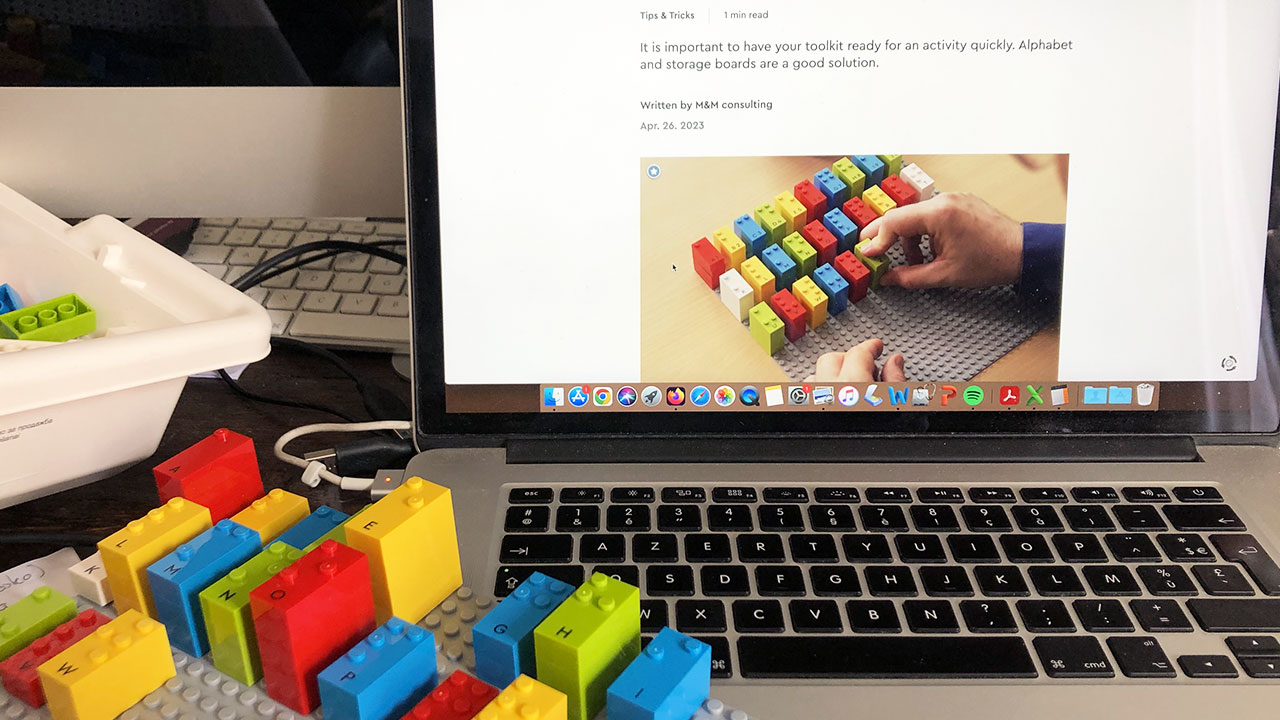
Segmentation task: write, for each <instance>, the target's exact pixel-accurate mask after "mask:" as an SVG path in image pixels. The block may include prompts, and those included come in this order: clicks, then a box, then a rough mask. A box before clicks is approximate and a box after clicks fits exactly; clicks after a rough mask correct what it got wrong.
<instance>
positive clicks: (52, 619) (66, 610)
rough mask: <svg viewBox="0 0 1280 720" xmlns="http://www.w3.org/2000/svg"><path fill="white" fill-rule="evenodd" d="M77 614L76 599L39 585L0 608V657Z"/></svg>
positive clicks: (23, 645) (41, 635) (12, 652)
mask: <svg viewBox="0 0 1280 720" xmlns="http://www.w3.org/2000/svg"><path fill="white" fill-rule="evenodd" d="M75 616H76V601H75V600H72V599H71V598H69V597H67V596H66V595H63V594H62V593H60V592H58V591H57V590H54V589H53V588H51V587H38V588H36V589H35V590H32V591H31V594H30V595H28V596H26V597H24V598H22V599H21V600H19V601H18V602H16V603H14V604H12V605H10V606H9V607H7V608H5V609H4V610H0V660H4V659H5V658H7V657H9V656H10V655H13V654H14V653H16V652H18V651H19V650H21V649H23V648H25V647H26V646H28V645H30V644H31V643H32V642H33V641H35V640H37V639H39V638H42V637H44V636H45V635H48V634H49V633H51V632H53V629H54V628H56V627H58V626H59V625H61V624H62V623H64V622H66V621H68V620H70V619H72V618H74V617H75Z"/></svg>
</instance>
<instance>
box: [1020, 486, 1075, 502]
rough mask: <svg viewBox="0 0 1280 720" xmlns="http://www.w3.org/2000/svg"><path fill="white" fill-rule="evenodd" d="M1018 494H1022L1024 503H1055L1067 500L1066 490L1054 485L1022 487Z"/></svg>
mask: <svg viewBox="0 0 1280 720" xmlns="http://www.w3.org/2000/svg"><path fill="white" fill-rule="evenodd" d="M1020 494H1021V495H1022V502H1025V503H1055V502H1066V501H1067V491H1066V490H1063V489H1062V488H1056V487H1030V488H1022V490H1021V491H1020Z"/></svg>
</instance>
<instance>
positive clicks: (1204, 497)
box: [1173, 487, 1222, 502]
mask: <svg viewBox="0 0 1280 720" xmlns="http://www.w3.org/2000/svg"><path fill="white" fill-rule="evenodd" d="M1173 496H1174V497H1176V498H1178V499H1179V500H1181V501H1182V502H1222V493H1220V492H1218V489H1217V488H1211V487H1176V488H1174V489H1173Z"/></svg>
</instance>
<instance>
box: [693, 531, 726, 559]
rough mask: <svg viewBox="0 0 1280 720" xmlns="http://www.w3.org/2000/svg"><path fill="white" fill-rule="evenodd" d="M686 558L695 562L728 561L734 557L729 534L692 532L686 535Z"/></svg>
mask: <svg viewBox="0 0 1280 720" xmlns="http://www.w3.org/2000/svg"><path fill="white" fill-rule="evenodd" d="M684 559H685V561H686V562H695V563H727V562H729V561H730V560H732V559H733V550H732V548H731V547H730V545H729V536H728V535H714V534H711V533H691V534H689V535H685V536H684Z"/></svg>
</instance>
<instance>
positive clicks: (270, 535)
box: [231, 488, 311, 547]
mask: <svg viewBox="0 0 1280 720" xmlns="http://www.w3.org/2000/svg"><path fill="white" fill-rule="evenodd" d="M310 514H311V507H310V506H309V505H308V504H307V499H306V498H304V497H302V496H301V495H294V494H293V493H291V492H286V491H284V490H281V489H280V488H276V489H274V490H272V491H271V492H269V493H267V494H266V495H265V496H263V497H260V498H258V499H257V500H254V501H253V502H252V503H250V504H249V507H247V508H245V509H243V510H241V511H240V512H238V513H236V514H235V515H232V516H231V522H235V523H240V524H241V525H243V526H245V527H247V528H249V529H250V530H257V531H258V537H259V538H260V539H261V540H262V545H263V546H264V547H265V546H266V545H268V544H269V543H270V542H271V541H272V540H275V539H276V538H278V537H280V533H282V532H284V531H285V530H288V529H289V528H291V527H293V526H294V525H296V524H297V523H298V522H299V521H301V520H302V518H304V517H306V516H308V515H310Z"/></svg>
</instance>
